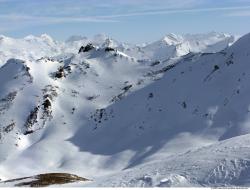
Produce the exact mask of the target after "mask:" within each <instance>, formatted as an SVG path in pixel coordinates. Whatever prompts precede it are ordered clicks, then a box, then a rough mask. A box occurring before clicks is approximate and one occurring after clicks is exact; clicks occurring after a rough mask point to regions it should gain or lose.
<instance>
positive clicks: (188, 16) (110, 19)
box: [0, 0, 250, 43]
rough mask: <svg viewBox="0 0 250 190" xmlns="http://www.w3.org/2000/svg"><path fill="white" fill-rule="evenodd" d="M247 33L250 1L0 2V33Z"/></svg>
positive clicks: (131, 38)
mask: <svg viewBox="0 0 250 190" xmlns="http://www.w3.org/2000/svg"><path fill="white" fill-rule="evenodd" d="M211 31H217V32H225V33H230V34H237V35H242V34H245V33H248V32H250V0H0V34H3V35H7V36H11V37H24V36H26V35H29V34H33V35H40V34H43V33H47V34H49V35H51V36H52V37H53V38H55V39H58V40H64V39H67V38H68V37H69V36H71V35H83V36H87V37H91V36H93V35H95V34H99V33H102V34H107V35H109V36H111V37H113V38H115V39H117V40H120V41H127V42H133V43H141V42H149V41H153V40H157V39H159V38H161V37H162V36H164V35H165V34H167V33H177V34H184V33H204V32H211Z"/></svg>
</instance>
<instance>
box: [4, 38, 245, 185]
mask: <svg viewBox="0 0 250 190" xmlns="http://www.w3.org/2000/svg"><path fill="white" fill-rule="evenodd" d="M249 39H250V38H249V35H247V36H244V37H242V38H241V39H239V40H238V41H237V42H235V43H233V42H234V41H235V38H234V37H233V36H230V35H227V34H219V33H209V34H199V35H191V34H188V35H183V36H180V35H175V34H169V35H166V36H165V37H164V38H163V39H162V40H159V41H157V42H153V43H150V44H146V45H144V46H138V45H131V44H125V43H120V42H118V41H116V40H114V39H112V38H110V37H108V36H105V35H98V36H95V37H93V38H91V39H88V38H86V37H82V36H73V37H71V38H69V39H68V40H67V41H66V42H57V41H55V40H53V39H52V38H51V37H49V36H48V35H42V36H40V37H35V36H28V37H25V38H24V39H12V38H8V37H5V36H2V37H1V38H0V60H1V62H2V64H1V65H3V66H2V67H1V68H0V79H1V80H0V121H1V123H0V162H1V164H0V178H1V179H2V180H7V179H13V178H18V177H26V176H32V175H36V174H40V173H49V172H66V173H73V174H77V175H79V176H82V177H86V178H88V179H93V182H86V183H75V184H68V185H70V186H130V187H131V186H133V187H134V186H142V187H148V186H159V187H187V186H238V185H240V186H247V185H248V184H249V182H248V181H249V180H248V175H249V172H248V170H249V166H250V165H249V160H248V159H249V154H248V152H249V146H248V145H249V142H248V141H249V140H248V139H249V135H248V133H249V131H250V128H249V122H250V116H249V106H250V102H249V98H248V97H249V93H250V88H249V87H248V84H249V79H250V78H249V76H250V67H249V65H248V64H247V62H248V60H249V56H250V45H249V44H250V40H249ZM88 43H92V44H93V46H94V48H93V49H91V50H89V51H88V52H81V53H78V51H79V49H80V47H81V46H86V45H87V44H88ZM231 44H233V45H231ZM107 47H109V48H114V51H113V50H111V51H106V48H107ZM31 50H32V51H31ZM10 58H11V59H10ZM9 59H10V60H9ZM7 60H9V61H7ZM6 62H7V63H6ZM4 63H6V64H4ZM46 101H47V106H46ZM48 102H49V103H48ZM50 104H51V105H50ZM6 185H7V186H8V184H4V183H0V186H6ZM9 185H10V186H11V185H14V184H9ZM65 186H67V185H65Z"/></svg>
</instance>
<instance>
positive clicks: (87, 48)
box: [78, 43, 94, 53]
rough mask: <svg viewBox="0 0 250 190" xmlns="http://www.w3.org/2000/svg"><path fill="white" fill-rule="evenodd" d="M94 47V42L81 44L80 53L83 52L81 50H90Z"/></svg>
mask: <svg viewBox="0 0 250 190" xmlns="http://www.w3.org/2000/svg"><path fill="white" fill-rule="evenodd" d="M92 49H94V46H93V44H91V43H89V44H87V45H86V46H81V47H80V49H79V51H78V53H81V52H88V51H90V50H92Z"/></svg>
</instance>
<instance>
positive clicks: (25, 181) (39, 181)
mask: <svg viewBox="0 0 250 190" xmlns="http://www.w3.org/2000/svg"><path fill="white" fill-rule="evenodd" d="M79 181H90V180H89V179H86V178H83V177H79V176H77V175H74V174H69V173H46V174H39V175H35V176H30V177H23V178H17V179H11V180H7V181H4V182H3V183H13V182H17V183H16V184H15V186H17V187H46V186H49V185H55V184H66V183H73V182H79Z"/></svg>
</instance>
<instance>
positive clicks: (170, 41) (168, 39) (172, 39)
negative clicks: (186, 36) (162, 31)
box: [162, 33, 183, 45]
mask: <svg viewBox="0 0 250 190" xmlns="http://www.w3.org/2000/svg"><path fill="white" fill-rule="evenodd" d="M162 41H163V42H165V43H166V44H167V45H177V44H179V43H181V42H182V41H183V38H182V36H179V35H176V34H173V33H171V34H168V35H166V36H165V37H164V38H163V39H162Z"/></svg>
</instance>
